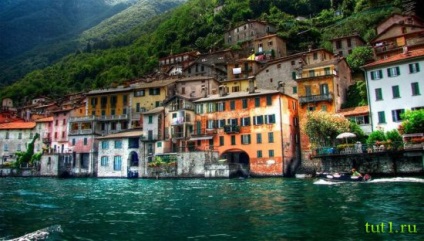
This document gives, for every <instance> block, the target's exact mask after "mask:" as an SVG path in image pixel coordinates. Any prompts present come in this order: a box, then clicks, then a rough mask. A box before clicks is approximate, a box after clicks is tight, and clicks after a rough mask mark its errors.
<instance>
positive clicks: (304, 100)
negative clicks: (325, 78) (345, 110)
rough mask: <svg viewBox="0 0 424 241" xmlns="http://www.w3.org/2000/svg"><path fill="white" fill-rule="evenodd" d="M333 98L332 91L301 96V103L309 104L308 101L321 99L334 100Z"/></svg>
mask: <svg viewBox="0 0 424 241" xmlns="http://www.w3.org/2000/svg"><path fill="white" fill-rule="evenodd" d="M332 100H333V94H331V93H329V94H322V95H309V96H301V97H299V103H300V104H307V103H313V102H320V101H332Z"/></svg>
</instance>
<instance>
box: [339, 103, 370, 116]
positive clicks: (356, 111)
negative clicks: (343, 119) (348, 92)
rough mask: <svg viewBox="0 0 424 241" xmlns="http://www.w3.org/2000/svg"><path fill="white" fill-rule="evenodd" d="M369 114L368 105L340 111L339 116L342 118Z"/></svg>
mask: <svg viewBox="0 0 424 241" xmlns="http://www.w3.org/2000/svg"><path fill="white" fill-rule="evenodd" d="M369 113H370V108H369V106H368V105H365V106H358V107H352V108H346V109H341V110H340V111H339V114H341V115H343V116H355V115H364V114H369Z"/></svg>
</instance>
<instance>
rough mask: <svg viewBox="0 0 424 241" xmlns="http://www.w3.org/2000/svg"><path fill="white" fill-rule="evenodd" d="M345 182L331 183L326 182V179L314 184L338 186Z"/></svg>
mask: <svg viewBox="0 0 424 241" xmlns="http://www.w3.org/2000/svg"><path fill="white" fill-rule="evenodd" d="M340 183H343V182H331V181H326V180H324V179H319V180H318V181H315V182H314V184H315V185H337V184H340Z"/></svg>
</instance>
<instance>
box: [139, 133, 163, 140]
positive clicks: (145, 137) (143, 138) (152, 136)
mask: <svg viewBox="0 0 424 241" xmlns="http://www.w3.org/2000/svg"><path fill="white" fill-rule="evenodd" d="M140 140H141V141H142V142H148V141H159V140H162V135H160V134H153V135H147V136H142V137H141V139H140Z"/></svg>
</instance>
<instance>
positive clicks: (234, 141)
mask: <svg viewBox="0 0 424 241" xmlns="http://www.w3.org/2000/svg"><path fill="white" fill-rule="evenodd" d="M235 144H236V136H231V145H233V146H234V145H235Z"/></svg>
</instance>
